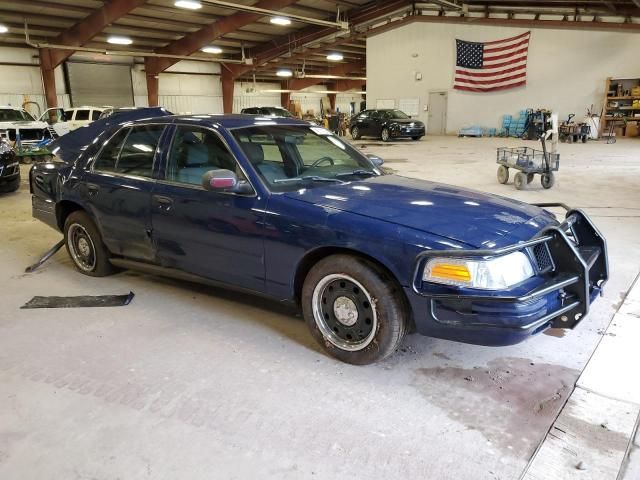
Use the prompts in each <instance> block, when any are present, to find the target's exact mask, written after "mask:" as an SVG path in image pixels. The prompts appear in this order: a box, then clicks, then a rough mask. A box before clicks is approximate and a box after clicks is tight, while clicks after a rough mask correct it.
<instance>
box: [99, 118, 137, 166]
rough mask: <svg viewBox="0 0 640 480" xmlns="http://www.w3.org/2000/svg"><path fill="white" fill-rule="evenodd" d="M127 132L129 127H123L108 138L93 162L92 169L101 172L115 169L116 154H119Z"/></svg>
mask: <svg viewBox="0 0 640 480" xmlns="http://www.w3.org/2000/svg"><path fill="white" fill-rule="evenodd" d="M128 133H129V129H128V128H123V129H122V130H120V131H119V132H118V133H116V134H115V135H114V136H113V137H111V138H110V139H109V141H108V143H107V144H106V145H105V146H104V147H103V148H102V151H101V152H100V154H99V156H98V158H97V159H96V161H95V162H94V164H93V169H94V170H98V171H101V172H115V171H116V162H117V161H118V155H120V150H122V145H123V144H124V141H125V139H126V138H127V134H128Z"/></svg>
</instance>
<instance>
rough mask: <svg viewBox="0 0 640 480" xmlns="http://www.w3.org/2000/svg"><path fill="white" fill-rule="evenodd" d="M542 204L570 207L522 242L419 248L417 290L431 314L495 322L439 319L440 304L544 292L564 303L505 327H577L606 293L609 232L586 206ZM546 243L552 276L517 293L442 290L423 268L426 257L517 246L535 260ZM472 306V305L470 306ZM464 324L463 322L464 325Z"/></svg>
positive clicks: (463, 307)
mask: <svg viewBox="0 0 640 480" xmlns="http://www.w3.org/2000/svg"><path fill="white" fill-rule="evenodd" d="M536 206H540V207H562V208H565V209H566V210H567V214H566V218H565V220H564V222H563V223H562V224H560V225H558V226H551V227H547V228H545V229H543V230H542V231H541V232H540V233H539V234H538V235H537V236H536V237H534V238H532V239H531V240H528V241H526V242H521V243H517V244H513V245H509V246H506V247H502V248H497V249H483V250H436V251H426V252H422V253H420V254H419V255H418V256H417V258H416V267H415V272H414V280H413V290H414V292H415V293H417V294H418V295H421V296H423V297H427V298H429V299H430V302H429V305H430V312H429V313H430V314H431V317H432V318H433V319H434V320H435V321H436V322H439V323H448V324H451V323H461V324H463V325H464V326H491V327H496V326H499V325H496V324H490V325H489V324H486V323H482V322H478V321H475V320H474V315H469V313H467V314H465V320H464V322H449V321H442V320H440V319H438V317H437V315H436V304H437V303H438V302H441V303H442V302H446V304H447V305H448V306H451V305H453V306H454V307H455V306H456V305H457V306H458V307H459V308H455V309H456V310H460V311H467V312H468V311H469V309H470V306H471V305H472V304H473V303H476V302H478V303H482V304H486V303H491V302H501V303H510V304H514V305H526V304H527V303H531V302H533V301H535V300H537V299H540V298H542V297H546V296H549V295H552V294H554V293H557V299H558V301H557V302H556V304H558V305H559V307H558V308H555V309H554V310H553V311H551V312H548V311H547V310H546V309H545V310H543V311H541V312H540V313H539V315H536V316H535V317H536V318H531V317H529V319H528V320H527V322H523V323H516V324H505V325H504V327H505V328H515V329H517V330H536V329H538V328H539V327H542V326H543V325H545V324H549V325H550V326H552V327H556V328H574V327H575V326H576V325H577V324H578V323H579V322H580V320H581V319H583V318H584V317H585V315H587V313H588V312H589V307H590V305H591V302H592V301H593V300H594V299H595V297H596V296H597V294H602V288H603V287H604V284H605V283H606V281H607V280H608V278H609V266H608V259H607V245H606V241H605V239H604V237H603V236H602V234H601V233H600V232H599V231H598V229H597V228H596V227H595V226H594V225H593V223H592V222H591V220H590V219H589V217H588V216H587V215H586V214H585V213H584V212H582V211H581V210H577V209H576V210H572V209H569V208H568V207H567V206H566V205H564V204H558V203H553V204H552V203H545V204H537V205H536ZM543 245H546V247H547V249H548V250H547V252H548V253H549V254H550V257H551V261H552V265H551V266H550V267H549V268H548V269H547V271H546V272H540V273H539V274H540V275H544V277H545V278H546V279H547V280H546V281H545V282H544V283H543V284H541V285H539V286H537V287H536V288H534V289H532V290H530V291H528V292H526V293H524V294H521V295H518V296H510V295H501V294H500V292H489V293H484V292H482V293H480V292H481V291H479V290H476V291H477V292H478V294H476V293H475V291H474V292H473V293H467V292H469V290H463V291H461V292H460V294H457V293H437V292H435V291H430V290H433V288H431V289H430V288H425V287H426V285H423V283H425V284H426V283H427V282H423V280H422V272H423V270H424V267H425V265H426V263H427V261H428V260H429V259H430V258H431V257H435V256H437V257H443V256H444V257H447V256H449V257H456V258H476V259H477V258H485V259H486V258H491V257H496V256H500V255H505V254H508V253H511V252H515V251H526V252H529V253H528V254H529V256H530V258H532V259H533V260H535V257H534V256H533V254H532V253H531V252H532V251H533V250H532V249H534V248H536V247H537V246H543ZM471 310H472V309H471ZM460 326H462V325H460Z"/></svg>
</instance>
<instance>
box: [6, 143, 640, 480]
mask: <svg viewBox="0 0 640 480" xmlns="http://www.w3.org/2000/svg"><path fill="white" fill-rule="evenodd" d="M356 143H357V144H359V145H361V146H364V148H365V151H366V152H371V153H377V154H379V155H380V156H382V157H383V158H385V159H386V160H387V163H386V165H387V166H388V167H390V168H393V169H394V170H397V171H398V172H399V173H401V174H403V175H407V176H412V177H420V178H428V179H431V180H436V181H442V182H447V183H454V184H457V185H463V186H467V187H471V188H475V189H478V190H483V191H490V192H494V193H498V194H502V195H505V196H510V197H514V198H518V199H521V200H525V201H530V202H542V201H561V202H565V203H568V204H570V205H572V206H576V207H582V208H584V209H585V210H586V211H587V212H588V213H589V214H590V215H591V216H592V218H593V219H594V220H595V222H596V224H597V225H598V226H599V227H600V228H601V230H602V231H603V232H604V234H605V236H606V237H607V240H608V242H609V249H610V262H611V274H612V278H611V280H610V282H609V285H608V288H607V290H606V294H605V296H604V298H602V299H600V301H598V302H597V303H596V305H595V306H594V308H593V309H592V311H591V313H590V315H589V317H588V318H587V319H585V320H584V321H583V322H582V323H581V324H580V326H579V327H578V328H577V329H576V330H574V331H568V332H563V331H549V332H548V333H549V334H546V335H539V336H537V337H535V338H533V339H531V340H530V341H528V342H526V343H523V344H520V345H516V346H512V347H502V348H488V347H478V346H471V345H464V344H459V343H455V342H448V341H442V340H435V339H430V338H426V337H420V336H417V335H412V336H410V337H408V338H407V339H406V341H405V343H404V345H403V347H402V348H401V349H400V350H399V351H398V352H397V353H396V354H395V355H394V356H393V357H392V358H390V359H389V360H387V361H385V362H383V363H380V364H377V365H373V366H368V367H353V366H349V365H345V364H342V363H339V362H337V361H334V360H333V359H331V358H328V357H327V356H326V355H324V354H323V353H322V352H321V351H320V350H319V348H318V347H317V346H316V345H315V343H314V342H313V341H312V339H311V337H310V335H309V334H308V333H307V331H306V327H305V325H304V322H303V321H302V320H301V318H300V317H298V316H296V315H295V312H290V311H287V310H284V309H283V308H281V307H280V306H278V305H276V304H273V303H270V302H266V301H263V300H259V299H256V298H249V297H245V296H242V295H237V294H231V293H229V292H225V291H219V290H214V289H211V288H207V287H201V286H197V285H191V284H186V283H178V282H174V281H171V280H165V279H160V278H155V277H151V276H147V275H140V274H136V273H131V272H125V273H121V274H118V275H116V276H113V277H109V278H104V279H93V278H89V277H86V276H83V275H81V274H79V273H77V272H76V271H75V270H74V269H73V268H72V266H71V263H70V261H69V259H68V258H67V256H66V252H64V251H62V252H60V253H58V254H57V255H56V256H54V257H53V258H52V259H51V260H50V261H49V262H48V263H47V264H46V265H45V266H43V267H42V268H41V269H40V270H38V271H37V272H36V273H34V274H25V273H24V268H25V267H26V266H27V265H29V264H30V263H32V262H33V261H35V260H36V259H37V258H38V257H39V256H40V255H41V254H42V253H43V252H44V251H46V250H47V249H48V248H49V247H50V246H51V245H53V244H54V243H55V242H56V241H57V240H58V239H59V238H60V235H59V234H58V233H56V232H54V231H53V230H51V229H49V228H48V227H46V226H44V225H43V224H40V223H39V222H37V221H35V220H32V219H31V217H30V198H29V193H28V187H27V185H26V183H25V184H23V186H22V189H21V190H20V191H19V192H18V193H16V194H11V195H5V196H3V197H0V218H2V221H1V222H0V238H2V241H1V242H0V265H2V268H1V269H0V281H1V282H2V296H1V298H2V309H0V478H1V479H20V480H27V479H43V478H64V479H67V478H74V479H100V480H103V479H105V480H106V479H109V480H111V479H118V478H122V479H124V478H126V479H128V480H130V479H142V478H154V479H175V478H189V479H194V480H195V479H218V478H220V479H235V478H237V479H246V478H261V479H263V478H278V479H300V478H314V479H316V478H317V479H337V478H353V479H360V478H363V479H364V478H387V479H403V480H405V479H425V478H429V479H458V480H464V479H473V480H480V479H516V478H518V477H519V475H520V474H521V472H522V471H523V470H524V468H525V467H526V465H527V462H528V460H529V459H530V458H531V456H532V454H533V453H534V450H535V449H536V447H537V445H538V444H539V442H540V441H541V440H542V439H543V438H544V436H545V434H546V432H547V430H548V428H549V426H550V425H551V424H552V422H553V420H554V418H555V416H556V415H557V413H558V411H559V409H560V408H561V407H562V405H563V403H564V401H565V399H566V397H567V395H568V393H570V391H571V389H572V387H573V384H574V382H575V380H576V378H577V377H578V375H579V373H580V371H581V370H582V368H583V367H584V365H585V363H586V362H587V360H588V359H589V357H590V355H591V354H592V352H593V351H594V349H595V347H596V345H597V344H598V342H599V340H600V339H601V338H602V333H603V332H604V329H605V328H606V327H607V325H608V324H609V321H610V319H611V317H612V315H613V313H614V311H615V310H616V308H617V307H618V305H619V304H620V301H621V298H622V296H623V295H624V294H625V292H626V291H627V289H628V288H629V286H630V284H631V282H632V281H633V278H634V277H635V275H636V274H637V272H638V270H639V269H640V141H638V140H621V141H619V142H618V143H617V144H615V145H606V144H604V143H602V142H594V143H590V144H587V145H581V144H580V145H561V158H562V161H561V162H562V163H561V170H560V172H559V175H558V181H557V185H556V186H555V187H554V188H553V189H552V190H550V191H543V190H542V188H541V187H540V186H539V183H538V180H537V179H536V182H535V183H534V184H532V185H531V186H530V187H531V188H530V189H529V190H526V191H516V190H515V188H514V187H513V185H512V184H509V185H500V184H498V183H497V181H496V179H495V171H496V165H495V163H494V161H495V148H496V147H497V146H501V145H513V146H516V145H521V144H522V143H523V142H521V141H518V140H505V139H456V138H451V137H428V138H425V139H423V140H422V141H421V142H398V143H397V144H393V145H380V144H378V142H367V141H359V142H356ZM529 144H530V145H531V146H533V144H532V143H530V142H529ZM23 173H24V176H23V178H24V179H26V178H27V169H26V168H24V167H23ZM129 290H132V291H134V292H135V294H136V297H135V299H134V301H133V302H132V303H131V305H129V306H127V307H122V308H112V309H98V308H96V309H67V310H46V309H44V310H20V308H19V307H20V306H21V305H22V304H24V303H25V302H26V301H28V300H29V299H30V298H31V297H32V296H34V295H83V294H87V295H96V294H122V293H127V292H129Z"/></svg>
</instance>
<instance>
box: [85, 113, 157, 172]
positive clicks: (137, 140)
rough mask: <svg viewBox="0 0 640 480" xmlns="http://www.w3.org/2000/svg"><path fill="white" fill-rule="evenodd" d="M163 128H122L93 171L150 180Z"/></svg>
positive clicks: (99, 158) (153, 126)
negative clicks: (148, 178)
mask: <svg viewBox="0 0 640 480" xmlns="http://www.w3.org/2000/svg"><path fill="white" fill-rule="evenodd" d="M163 131H164V125H141V126H137V127H133V128H123V129H122V130H120V131H119V132H118V133H117V134H116V135H114V136H113V137H112V138H111V139H110V140H109V142H108V143H107V145H105V147H104V148H103V149H102V151H101V152H100V154H99V156H98V158H97V159H96V162H95V164H94V170H97V171H100V172H113V173H121V174H126V175H134V176H138V177H151V176H152V174H153V159H154V157H155V153H156V150H157V147H158V143H159V142H160V137H161V136H162V132H163Z"/></svg>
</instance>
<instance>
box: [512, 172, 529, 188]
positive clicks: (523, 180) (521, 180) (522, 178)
mask: <svg viewBox="0 0 640 480" xmlns="http://www.w3.org/2000/svg"><path fill="white" fill-rule="evenodd" d="M513 184H514V185H515V186H516V188H517V189H518V190H522V189H523V188H524V186H525V185H526V184H527V176H526V175H525V174H524V173H522V172H518V173H516V176H515V177H514V179H513Z"/></svg>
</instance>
